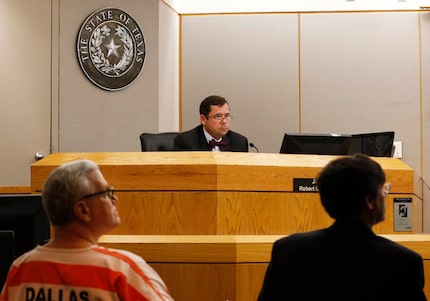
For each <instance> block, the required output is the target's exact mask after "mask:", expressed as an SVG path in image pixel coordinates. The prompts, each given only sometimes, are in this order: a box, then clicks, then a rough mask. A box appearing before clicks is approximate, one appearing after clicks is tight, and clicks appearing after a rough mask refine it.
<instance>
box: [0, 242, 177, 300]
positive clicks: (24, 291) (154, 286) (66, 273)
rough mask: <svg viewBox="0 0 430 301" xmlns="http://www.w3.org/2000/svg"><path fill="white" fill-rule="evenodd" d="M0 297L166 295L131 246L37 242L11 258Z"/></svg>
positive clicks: (131, 297)
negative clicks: (73, 246)
mask: <svg viewBox="0 0 430 301" xmlns="http://www.w3.org/2000/svg"><path fill="white" fill-rule="evenodd" d="M0 300H1V301H72V300H74V301H102V300H103V301H140V300H142V301H145V300H148V301H153V300H154V301H155V300H156V301H171V300H173V298H172V297H171V296H170V295H169V293H168V291H167V288H166V285H165V284H164V282H163V280H162V279H161V278H160V276H159V275H158V274H157V273H156V272H155V271H154V269H152V268H151V267H150V266H149V265H148V264H147V263H146V262H145V260H144V259H143V258H142V257H140V256H138V255H136V254H133V253H131V252H128V251H124V250H116V249H108V248H104V247H100V246H92V247H89V248H85V249H54V248H47V247H44V246H38V247H36V248H35V249H33V250H32V251H30V252H28V253H25V254H23V255H22V256H20V257H19V258H18V259H16V260H15V261H14V263H13V264H12V266H11V268H10V270H9V274H8V277H7V280H6V282H5V285H4V287H3V290H2V293H1V297H0Z"/></svg>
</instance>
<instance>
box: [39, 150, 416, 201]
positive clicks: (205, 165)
mask: <svg viewBox="0 0 430 301" xmlns="http://www.w3.org/2000/svg"><path fill="white" fill-rule="evenodd" d="M334 158H336V156H320V155H288V154H272V153H270V154H269V153H237V152H106V153H103V152H102V153H55V154H52V155H49V156H47V157H46V158H44V159H42V160H40V161H38V162H36V163H34V164H32V165H31V189H32V192H40V191H41V190H42V187H43V184H44V182H45V180H46V178H47V177H48V175H49V173H50V172H51V171H52V170H53V169H54V168H55V167H57V166H59V165H61V164H63V163H66V162H69V161H73V160H77V159H89V160H93V161H95V162H96V163H97V164H98V165H99V166H100V169H101V171H102V172H103V174H104V176H105V178H106V179H107V180H108V181H109V182H110V184H111V185H113V186H114V187H115V189H117V190H123V191H135V190H138V191H142V190H147V191H148V190H162V191H190V190H192V191H204V190H206V191H280V192H291V191H292V190H293V179H294V178H316V177H317V176H318V173H319V172H320V170H321V169H322V167H324V166H325V165H326V164H327V163H328V162H329V161H331V160H333V159H334ZM375 160H376V161H378V162H379V163H380V164H381V165H382V167H383V168H384V170H385V172H386V176H387V181H388V182H391V183H392V184H393V187H392V189H393V193H407V194H411V193H413V192H414V183H413V182H414V178H413V169H412V168H410V167H409V166H408V165H406V164H405V163H404V162H402V161H401V160H400V159H394V158H375Z"/></svg>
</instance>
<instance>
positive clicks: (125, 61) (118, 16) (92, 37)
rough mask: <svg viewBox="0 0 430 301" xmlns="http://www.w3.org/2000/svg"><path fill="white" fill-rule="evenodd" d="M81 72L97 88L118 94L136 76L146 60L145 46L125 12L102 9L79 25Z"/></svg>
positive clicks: (140, 32) (138, 29) (132, 21)
mask: <svg viewBox="0 0 430 301" xmlns="http://www.w3.org/2000/svg"><path fill="white" fill-rule="evenodd" d="M77 55H78V60H79V64H80V66H81V69H82V71H83V72H84V73H85V75H86V76H87V77H88V79H89V80H90V81H91V82H92V83H93V84H95V85H96V86H98V87H100V88H102V89H105V90H108V91H117V90H121V89H124V88H125V87H127V86H129V85H130V84H131V83H132V82H133V81H134V80H136V78H137V77H138V76H139V74H140V72H141V71H142V69H143V66H144V63H145V57H146V43H145V38H144V35H143V32H142V31H141V29H140V28H139V25H138V24H137V22H136V21H135V20H134V19H133V18H132V17H131V16H130V15H129V14H127V13H126V12H124V11H122V10H120V9H116V8H103V9H100V10H97V11H95V12H93V13H92V14H91V15H90V16H88V17H87V19H86V20H85V21H84V22H83V23H82V26H81V28H80V30H79V34H78V38H77Z"/></svg>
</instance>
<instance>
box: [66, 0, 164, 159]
mask: <svg viewBox="0 0 430 301" xmlns="http://www.w3.org/2000/svg"><path fill="white" fill-rule="evenodd" d="M106 7H114V8H119V9H121V10H123V11H125V12H127V13H129V14H130V15H131V16H132V17H133V18H134V19H135V20H136V22H137V23H138V24H139V27H140V29H141V30H142V31H143V33H144V36H145V42H146V62H145V64H144V67H143V70H142V71H141V73H140V75H139V77H138V78H137V79H136V80H135V81H134V82H133V83H132V84H131V85H130V86H128V87H127V88H126V89H123V90H120V91H115V92H111V91H105V90H103V89H100V88H99V87H97V86H95V85H94V84H92V83H91V82H90V81H89V80H88V79H87V77H86V76H85V75H84V74H83V72H82V70H81V69H80V66H79V63H78V62H77V58H76V38H77V35H78V32H79V29H80V27H81V24H82V22H83V21H84V20H85V18H86V17H87V16H88V15H90V14H91V13H92V12H94V11H96V10H98V9H101V8H106ZM71 12H73V13H71ZM59 18H60V21H59V23H60V24H59V28H60V30H59V31H60V32H59V36H60V42H59V65H60V70H59V87H58V89H59V111H58V114H59V134H58V136H59V137H58V141H59V142H58V150H59V151H62V152H69V151H71V152H73V151H139V150H140V144H139V135H140V133H141V132H143V131H148V132H156V131H158V127H159V125H158V122H159V120H158V118H159V115H158V112H159V102H158V99H159V90H158V88H159V70H158V68H159V61H158V60H159V46H158V44H159V40H158V39H159V34H158V30H159V1H158V0H145V1H119V0H110V1H102V0H96V1H85V0H75V1H65V0H61V1H60V10H59Z"/></svg>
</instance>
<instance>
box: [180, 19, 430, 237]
mask: <svg viewBox="0 0 430 301" xmlns="http://www.w3.org/2000/svg"><path fill="white" fill-rule="evenodd" d="M429 19H430V17H429V13H428V12H355V13H348V12H345V13H300V14H298V13H279V14H277V13H273V14H270V13H269V14H243V15H236V14H231V15H216V14H215V15H184V16H182V70H181V71H182V82H181V85H182V86H181V88H182V95H181V97H182V98H181V101H182V102H181V105H182V118H183V123H182V128H183V129H188V128H191V127H193V126H195V124H197V122H198V112H197V108H198V103H199V102H200V101H201V100H202V99H203V98H204V97H205V96H207V95H210V94H220V95H223V96H225V97H226V98H227V99H228V100H230V102H231V113H232V115H233V116H234V120H233V121H232V128H233V129H234V130H237V131H239V132H241V133H243V134H244V135H246V136H247V137H248V138H249V141H250V142H253V143H254V144H255V145H257V146H258V148H259V149H260V152H279V149H280V146H281V141H282V135H283V133H284V132H303V133H347V134H354V133H366V132H378V131H391V130H393V131H395V132H396V138H395V139H396V140H398V141H402V142H403V160H404V161H405V162H406V163H407V164H408V165H410V166H411V167H412V168H414V170H415V174H416V191H417V193H418V195H420V196H421V190H423V192H422V193H424V196H427V194H428V186H427V185H426V184H425V183H423V181H422V180H421V176H422V177H423V178H424V181H425V182H430V174H429V172H430V162H429V156H430V153H429V152H428V149H429V147H428V137H429V126H430V120H429V119H430V118H429V117H430V112H429V106H428V103H429V91H428V88H426V87H427V86H428V82H429V80H430V79H429V77H428V73H429V71H430V65H429V63H428V53H430V44H429V35H430V20H429ZM427 203H428V202H426V201H425V199H424V217H426V216H427V215H429V214H430V206H428V205H427ZM424 223H425V225H424V227H425V229H426V230H430V224H428V223H426V218H424Z"/></svg>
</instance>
